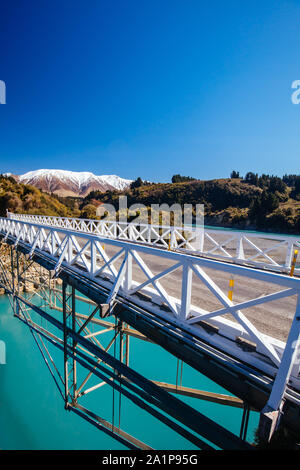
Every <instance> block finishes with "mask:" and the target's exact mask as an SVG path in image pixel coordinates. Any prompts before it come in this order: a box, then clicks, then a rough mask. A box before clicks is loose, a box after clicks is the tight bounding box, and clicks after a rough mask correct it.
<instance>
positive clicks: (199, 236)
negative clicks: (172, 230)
mask: <svg viewBox="0 0 300 470" xmlns="http://www.w3.org/2000/svg"><path fill="white" fill-rule="evenodd" d="M195 230H196V251H199V253H203V250H204V228H199V227H196V229H195Z"/></svg>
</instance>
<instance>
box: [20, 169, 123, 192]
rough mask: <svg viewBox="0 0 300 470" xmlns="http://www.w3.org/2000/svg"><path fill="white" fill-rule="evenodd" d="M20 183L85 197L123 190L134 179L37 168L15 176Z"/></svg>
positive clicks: (48, 190) (44, 189)
mask: <svg viewBox="0 0 300 470" xmlns="http://www.w3.org/2000/svg"><path fill="white" fill-rule="evenodd" d="M14 178H16V179H17V180H18V181H19V182H20V183H25V184H31V185H32V186H35V187H37V188H38V189H42V190H43V191H47V192H49V193H55V194H58V195H60V196H81V197H84V196H86V195H87V194H88V193H90V192H91V191H94V190H97V191H103V192H104V191H107V190H112V191H113V190H123V189H126V188H127V187H128V186H129V185H130V183H131V182H132V180H127V179H124V178H120V177H119V176H117V175H101V176H97V175H94V174H93V173H90V172H87V171H82V172H77V171H66V170H35V171H29V172H28V173H25V174H24V175H19V176H14Z"/></svg>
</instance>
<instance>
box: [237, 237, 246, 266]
mask: <svg viewBox="0 0 300 470" xmlns="http://www.w3.org/2000/svg"><path fill="white" fill-rule="evenodd" d="M236 259H239V260H243V259H245V254H244V247H243V235H242V234H241V233H240V234H239V235H238V238H237V245H236Z"/></svg>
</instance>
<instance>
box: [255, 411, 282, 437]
mask: <svg viewBox="0 0 300 470" xmlns="http://www.w3.org/2000/svg"><path fill="white" fill-rule="evenodd" d="M280 415H281V413H280V411H279V410H273V409H272V408H271V407H270V406H269V405H266V406H265V407H264V408H263V410H262V411H261V414H260V419H259V427H258V434H259V437H260V438H261V439H262V440H263V441H265V442H270V441H271V439H272V437H273V435H274V432H275V431H276V429H277V427H278V425H279V420H280Z"/></svg>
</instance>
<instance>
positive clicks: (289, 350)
mask: <svg viewBox="0 0 300 470" xmlns="http://www.w3.org/2000/svg"><path fill="white" fill-rule="evenodd" d="M299 347H300V293H299V294H298V296H297V305H296V312H295V316H294V319H293V322H292V326H291V329H290V333H289V336H288V339H287V342H286V346H285V349H284V351H283V356H282V359H281V363H280V366H279V369H278V372H277V374H276V377H275V380H274V384H273V387H272V391H271V394H270V396H269V400H268V403H267V404H266V405H265V407H264V408H263V410H262V411H261V415H260V422H259V434H260V436H261V437H262V438H263V439H264V440H266V441H270V440H271V438H272V436H273V434H274V432H275V430H276V429H277V427H278V424H279V420H280V412H281V407H282V399H283V397H284V393H285V390H286V386H287V384H288V381H289V379H290V375H291V371H292V369H293V366H294V365H295V364H296V361H297V362H298V363H299V357H298V353H299Z"/></svg>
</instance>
